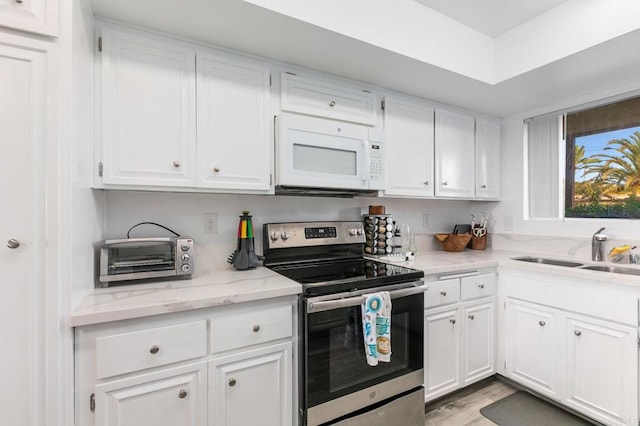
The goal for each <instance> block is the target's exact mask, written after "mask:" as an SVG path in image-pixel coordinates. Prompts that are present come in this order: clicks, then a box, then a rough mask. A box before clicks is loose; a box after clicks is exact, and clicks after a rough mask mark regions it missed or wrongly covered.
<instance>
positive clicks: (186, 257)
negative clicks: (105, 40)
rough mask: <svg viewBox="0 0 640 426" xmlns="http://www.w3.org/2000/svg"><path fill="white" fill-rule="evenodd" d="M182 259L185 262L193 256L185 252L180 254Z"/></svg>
mask: <svg viewBox="0 0 640 426" xmlns="http://www.w3.org/2000/svg"><path fill="white" fill-rule="evenodd" d="M180 259H182V261H183V262H188V261H189V259H191V256H189V255H188V254H187V253H183V254H182V256H180Z"/></svg>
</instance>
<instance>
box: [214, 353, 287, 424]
mask: <svg viewBox="0 0 640 426" xmlns="http://www.w3.org/2000/svg"><path fill="white" fill-rule="evenodd" d="M291 364H292V363H291V343H290V342H289V343H280V344H277V345H272V346H268V347H265V348H261V349H254V350H249V351H246V352H241V353H237V354H234V355H229V356H226V357H222V358H218V359H214V360H211V361H209V407H210V408H209V426H246V425H260V426H289V425H291V424H292V421H293V414H294V411H293V409H292V407H291V401H292V399H293V398H292V397H293V395H292V378H291V377H292V376H291V374H292V372H291Z"/></svg>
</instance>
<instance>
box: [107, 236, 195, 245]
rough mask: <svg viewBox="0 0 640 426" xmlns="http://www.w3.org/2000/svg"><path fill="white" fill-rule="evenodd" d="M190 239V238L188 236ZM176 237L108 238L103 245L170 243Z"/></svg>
mask: <svg viewBox="0 0 640 426" xmlns="http://www.w3.org/2000/svg"><path fill="white" fill-rule="evenodd" d="M187 239H188V238H187ZM175 240H176V237H150V238H120V239H116V240H106V241H105V242H104V243H103V245H102V246H103V247H107V246H113V245H119V244H126V245H128V244H141V243H169V242H172V241H175Z"/></svg>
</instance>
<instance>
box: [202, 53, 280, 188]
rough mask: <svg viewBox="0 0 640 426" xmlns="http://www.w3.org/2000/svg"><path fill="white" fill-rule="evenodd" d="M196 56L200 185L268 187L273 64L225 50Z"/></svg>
mask: <svg viewBox="0 0 640 426" xmlns="http://www.w3.org/2000/svg"><path fill="white" fill-rule="evenodd" d="M196 57H197V70H198V75H197V85H198V120H197V121H198V163H199V167H198V185H199V186H202V187H206V188H217V189H230V190H250V191H251V190H252V191H268V190H269V188H270V186H271V185H270V174H271V164H272V161H273V160H272V157H271V155H272V152H273V149H272V143H273V131H272V130H271V124H270V123H271V121H272V118H273V117H270V116H269V108H270V98H269V67H268V66H267V65H265V64H262V63H260V62H256V61H251V60H249V59H246V58H239V57H235V56H233V55H230V54H225V53H222V52H214V51H204V50H199V51H198V52H197V53H196ZM270 118H271V119H270Z"/></svg>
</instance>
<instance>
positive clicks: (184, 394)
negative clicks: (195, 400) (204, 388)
mask: <svg viewBox="0 0 640 426" xmlns="http://www.w3.org/2000/svg"><path fill="white" fill-rule="evenodd" d="M186 397H187V391H186V390H184V389H180V392H178V398H180V399H185V398H186Z"/></svg>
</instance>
